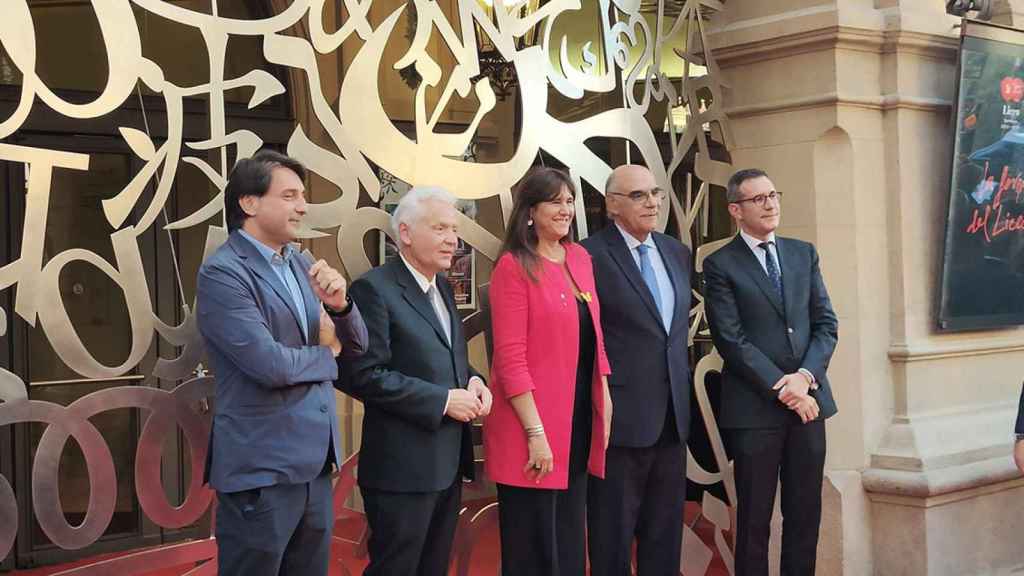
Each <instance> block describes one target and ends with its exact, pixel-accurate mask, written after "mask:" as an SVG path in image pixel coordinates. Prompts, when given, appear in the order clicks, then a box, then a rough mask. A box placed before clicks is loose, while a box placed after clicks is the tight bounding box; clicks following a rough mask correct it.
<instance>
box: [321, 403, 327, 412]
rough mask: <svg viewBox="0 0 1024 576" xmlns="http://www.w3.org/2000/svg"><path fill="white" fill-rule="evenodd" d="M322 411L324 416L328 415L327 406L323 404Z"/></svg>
mask: <svg viewBox="0 0 1024 576" xmlns="http://www.w3.org/2000/svg"><path fill="white" fill-rule="evenodd" d="M320 411H321V412H323V413H324V414H326V413H327V404H321V405H320Z"/></svg>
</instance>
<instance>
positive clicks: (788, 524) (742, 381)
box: [704, 169, 838, 576]
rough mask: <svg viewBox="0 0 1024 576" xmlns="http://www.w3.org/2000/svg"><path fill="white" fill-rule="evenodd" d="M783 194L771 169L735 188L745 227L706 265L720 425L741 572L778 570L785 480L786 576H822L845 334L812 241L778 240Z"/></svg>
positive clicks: (737, 214) (733, 201)
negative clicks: (835, 387) (818, 570)
mask: <svg viewBox="0 0 1024 576" xmlns="http://www.w3.org/2000/svg"><path fill="white" fill-rule="evenodd" d="M780 198H781V195H780V193H779V192H777V191H776V190H775V185H774V184H773V183H772V181H771V180H770V179H769V178H768V176H767V174H765V172H764V171H762V170H757V169H749V170H741V171H739V172H737V173H736V174H734V175H733V176H732V178H730V180H729V184H728V187H727V190H726V200H727V201H728V203H729V204H728V206H729V214H731V215H732V217H733V219H734V220H735V221H736V224H737V225H738V227H739V229H740V233H739V234H738V235H737V236H736V238H735V239H733V240H732V241H731V242H729V243H728V244H726V245H725V246H723V247H722V248H720V249H719V250H717V251H716V252H714V253H713V254H711V255H710V256H708V258H707V259H706V260H705V261H704V281H705V284H706V286H705V297H706V306H707V314H708V320H709V323H710V326H711V336H712V338H713V340H714V343H715V348H717V349H718V352H719V353H720V354H721V355H722V358H723V360H724V361H725V366H724V368H723V371H722V396H721V409H720V414H719V424H720V426H721V427H722V428H724V429H726V430H727V432H728V433H729V440H730V442H729V445H730V448H731V451H732V456H733V458H734V462H735V475H736V493H737V499H738V502H736V506H737V526H736V530H737V532H736V550H735V552H736V574H737V576H749V575H765V576H766V575H767V574H768V536H769V532H770V525H771V517H772V508H773V505H774V502H775V487H776V484H777V483H778V482H779V481H781V484H782V515H783V524H782V571H781V572H782V574H786V575H787V576H801V575H803V576H810V575H812V574H814V566H815V557H816V550H817V544H818V529H819V525H820V523H821V485H822V479H823V474H824V467H825V419H826V418H828V417H830V416H832V415H833V414H835V413H836V404H835V401H834V400H833V398H832V389H831V387H830V386H829V383H828V377H827V376H826V371H827V370H828V365H829V361H830V360H831V358H832V352H833V351H834V350H835V347H836V341H837V338H838V321H837V319H836V315H835V313H834V312H833V311H832V304H831V302H830V301H829V297H828V292H827V291H826V290H825V282H824V281H823V280H822V277H821V271H820V270H819V269H818V252H817V251H816V250H815V248H814V246H813V245H811V244H809V243H807V242H802V241H800V240H795V239H792V238H781V237H777V236H776V235H775V229H776V228H777V227H778V226H779V218H780V216H781V207H780Z"/></svg>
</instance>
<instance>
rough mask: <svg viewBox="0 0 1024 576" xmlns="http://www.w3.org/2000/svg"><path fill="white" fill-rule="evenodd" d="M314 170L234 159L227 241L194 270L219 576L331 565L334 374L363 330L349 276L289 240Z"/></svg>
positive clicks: (270, 574) (266, 158) (357, 349)
mask: <svg viewBox="0 0 1024 576" xmlns="http://www.w3.org/2000/svg"><path fill="white" fill-rule="evenodd" d="M305 175H306V173H305V169H304V168H303V166H302V165H301V164H299V163H298V162H296V161H295V160H292V159H291V158H288V157H286V156H283V155H281V154H277V153H275V152H271V151H262V152H259V153H257V154H256V155H255V156H253V157H252V158H248V159H243V160H239V161H238V163H237V164H236V165H235V168H234V169H233V170H232V172H231V175H230V177H229V180H228V185H227V188H226V189H225V199H224V206H225V211H226V216H227V223H228V229H229V231H230V236H229V237H228V240H227V242H225V243H224V245H223V246H221V247H220V248H219V249H218V250H217V251H216V252H214V253H213V254H212V255H211V256H210V257H209V258H208V259H207V260H206V262H205V263H204V264H203V266H202V267H201V268H200V270H199V282H198V288H197V290H198V298H197V300H198V303H197V307H198V323H199V331H200V332H201V333H202V335H203V339H204V341H205V344H206V352H207V355H208V357H209V359H210V362H211V364H212V367H213V370H214V373H215V377H216V382H217V384H216V389H217V393H216V406H215V409H214V418H213V430H212V432H211V436H210V447H209V451H208V453H207V461H206V477H207V480H208V481H209V483H210V485H211V486H212V487H213V488H214V489H215V490H216V491H217V525H216V529H215V531H216V536H217V549H218V573H219V574H222V575H244V576H260V575H267V576H277V575H287V574H292V575H301V576H306V575H314V576H315V575H324V576H325V575H326V574H327V567H328V562H329V557H330V545H331V529H332V527H333V524H334V518H333V513H332V498H331V482H330V472H331V468H332V466H333V465H336V464H338V463H339V462H340V458H341V448H340V444H339V441H338V422H337V415H336V409H335V401H334V387H333V381H334V380H335V379H336V378H337V376H338V359H339V357H355V356H358V355H360V354H362V353H363V351H364V350H365V347H366V341H367V333H366V326H365V325H364V324H363V320H362V317H361V316H360V314H359V311H358V310H357V309H356V308H355V306H354V305H352V304H351V303H349V302H348V297H347V295H346V284H345V279H344V278H343V277H342V276H341V274H339V273H338V272H337V271H335V270H333V269H332V268H330V267H329V266H327V264H326V263H325V262H324V261H323V260H321V261H319V262H317V263H315V264H311V263H310V262H308V261H307V260H306V259H305V258H304V257H303V256H302V255H301V254H299V253H298V252H297V251H296V250H295V249H294V247H293V246H292V245H291V242H292V241H293V240H294V239H295V237H296V230H297V227H298V226H299V223H300V221H301V220H302V217H303V215H305V213H306V200H305V197H304V190H305V187H304V185H303V181H304V180H305ZM321 303H322V304H323V306H321Z"/></svg>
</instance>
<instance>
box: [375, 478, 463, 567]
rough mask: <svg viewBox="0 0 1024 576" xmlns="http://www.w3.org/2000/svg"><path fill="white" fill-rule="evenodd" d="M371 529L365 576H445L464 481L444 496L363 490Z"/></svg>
mask: <svg viewBox="0 0 1024 576" xmlns="http://www.w3.org/2000/svg"><path fill="white" fill-rule="evenodd" d="M359 491H360V492H361V493H362V495H363V504H364V507H365V508H366V521H367V523H368V524H369V525H370V541H369V550H370V565H369V566H367V567H366V571H365V572H363V574H364V576H445V575H447V574H448V564H449V562H450V561H451V560H450V559H451V552H452V542H453V540H454V538H455V526H456V524H457V522H458V519H459V504H460V503H461V501H462V480H461V479H459V478H456V479H455V482H453V483H452V485H451V486H450V487H449V488H447V489H446V490H441V491H440V492H388V491H385V490H373V489H370V488H365V487H360V488H359Z"/></svg>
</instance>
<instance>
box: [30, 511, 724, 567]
mask: <svg viewBox="0 0 1024 576" xmlns="http://www.w3.org/2000/svg"><path fill="white" fill-rule="evenodd" d="M483 504H486V502H481V503H478V504H477V505H475V506H474V505H470V507H469V510H468V511H467V512H469V513H470V514H473V513H476V512H477V511H478V510H479V508H480V507H481V505H483ZM686 512H687V514H686V520H687V522H686V523H687V524H688V525H690V526H692V527H693V529H694V531H695V532H696V533H697V535H698V536H699V537H700V538H701V540H702V541H704V542H705V543H706V544H709V545H710V547H711V548H712V549H714V545H713V542H714V531H713V530H714V529H713V527H712V526H711V525H710V524H709V523H708V522H707V521H705V520H704V519H703V518H700V517H699V514H700V509H699V507H698V506H697V504H695V503H693V502H688V503H687V509H686ZM484 516H486V513H485V515H484ZM468 518H470V516H468V515H467V519H468ZM489 520H494V519H493V518H491V519H488V518H486V517H484V518H483V521H482V522H480V523H479V527H480V528H482V529H481V530H465V531H463V532H462V533H461V534H460V536H461V535H465V534H470V536H469V538H470V539H471V541H460V542H457V543H456V548H457V550H456V553H455V555H456V558H455V561H454V562H453V567H452V575H453V576H477V575H480V576H483V575H485V574H486V575H488V576H491V575H493V574H495V572H496V571H495V566H496V565H497V562H498V551H499V545H498V531H497V523H496V522H494V521H489ZM364 529H365V521H364V519H363V517H362V516H361V515H359V514H357V513H352V512H349V513H348V514H343V515H342V517H341V519H339V521H338V523H337V524H336V525H335V545H334V556H335V558H336V559H337V560H338V561H337V562H336V563H334V564H333V565H332V566H331V571H330V574H331V576H358V575H360V574H362V573H363V569H364V568H365V567H366V558H365V548H364V547H363V546H362V545H361V543H360V541H361V539H362V537H363V532H364ZM184 547H189V549H191V550H193V551H194V552H193V556H192V557H194V558H208V557H209V555H210V554H211V553H212V552H213V548H214V547H213V543H212V542H211V541H199V542H189V543H183V544H178V545H175V548H177V549H178V550H179V551H180V550H182V549H184ZM167 549H168V548H167V547H164V548H152V549H145V550H135V551H132V552H122V553H117V554H105V555H102V556H96V557H92V558H88V559H83V560H79V561H77V562H74V563H70V564H61V565H58V566H48V567H44V568H33V569H31V570H15V571H14V572H10V574H11V575H12V576H15V575H17V576H54V575H57V574H60V573H61V572H66V571H68V570H72V573H71V574H73V575H74V576H80V575H81V576H85V575H103V576H117V574H118V571H119V570H123V569H125V568H129V564H128V563H127V562H126V561H127V560H131V558H130V557H131V556H134V557H135V561H133V562H131V565H132V566H131V568H132V571H131V573H132V574H146V575H147V576H184V575H185V574H188V573H189V572H190V571H192V572H191V574H192V575H194V576H198V575H199V574H202V573H204V572H210V573H214V567H213V566H212V565H210V566H204V567H203V568H205V569H203V568H200V569H199V570H197V564H196V563H195V562H191V563H188V564H185V565H181V566H173V567H164V568H158V566H167V563H166V561H165V560H164V559H161V558H160V557H159V556H158V554H159V553H160V552H161V551H166V550H167ZM460 552H461V554H462V556H459V554H460ZM102 561H107V563H106V565H105V566H96V563H97V562H102ZM118 563H121V565H120V566H118V565H117V564H118ZM142 566H145V567H146V568H142V571H135V569H138V568H141V567H142ZM75 568H78V569H79V570H73V569H75ZM146 569H151V571H148V572H147V571H145V570H146ZM706 575H707V576H727V575H728V571H727V570H726V568H725V565H724V564H723V563H722V560H721V558H720V557H718V556H717V555H716V556H715V558H714V559H713V560H712V562H711V565H710V567H709V568H708V571H707V572H706ZM685 576H704V575H689V574H687V575H685Z"/></svg>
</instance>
